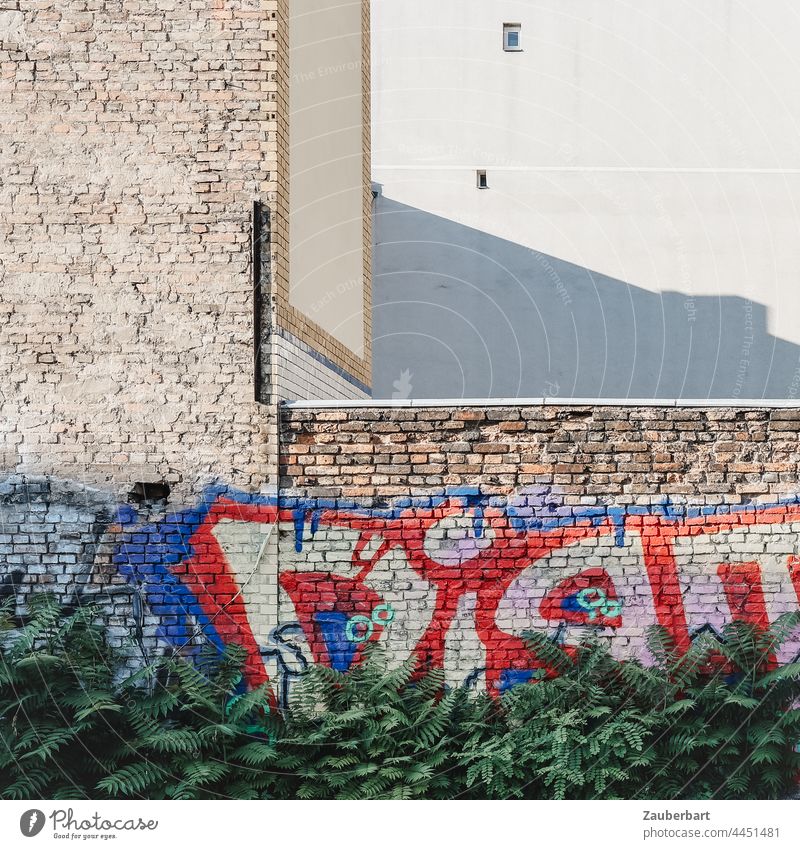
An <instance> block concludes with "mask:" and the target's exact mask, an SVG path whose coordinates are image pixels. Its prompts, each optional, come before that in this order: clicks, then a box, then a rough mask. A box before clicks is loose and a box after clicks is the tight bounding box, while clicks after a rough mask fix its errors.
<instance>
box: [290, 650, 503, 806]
mask: <svg viewBox="0 0 800 849" xmlns="http://www.w3.org/2000/svg"><path fill="white" fill-rule="evenodd" d="M413 672H414V659H412V660H410V661H409V662H407V663H405V664H403V665H402V666H400V667H398V668H397V669H394V670H389V671H387V670H386V668H385V663H384V656H383V653H382V652H381V650H380V648H378V647H377V646H370V647H369V649H368V650H367V651H366V652H365V653H364V660H363V662H362V663H361V664H359V665H358V666H356V667H355V668H353V669H352V670H351V671H350V672H349V673H340V672H336V671H334V670H332V669H328V668H326V667H320V666H318V667H315V668H313V669H312V670H311V671H310V672H309V673H308V674H307V675H306V676H305V678H304V679H303V681H302V682H301V683H300V685H299V687H298V688H297V690H296V692H295V694H294V697H293V698H292V700H291V705H290V710H289V712H288V714H287V717H286V727H285V736H284V737H283V738H282V739H281V740H280V742H279V747H280V749H281V751H282V753H283V756H284V757H283V761H282V763H283V765H284V766H285V767H286V768H287V770H291V771H292V772H293V773H294V774H293V775H290V774H288V773H287V780H288V782H289V790H290V795H291V796H293V797H296V798H301V799H331V798H340V799H377V798H383V799H386V798H389V799H412V798H428V799H446V798H451V797H452V796H454V795H455V794H456V793H457V792H458V791H459V790H460V789H461V786H462V775H463V768H462V765H461V762H460V750H461V746H462V745H463V742H464V740H465V739H466V738H468V737H469V736H470V735H471V734H475V733H480V729H483V733H485V731H486V730H489V726H490V722H491V716H492V714H493V713H494V709H493V705H492V704H491V702H490V700H489V699H487V698H482V699H474V698H472V697H471V696H470V695H469V694H468V693H467V692H466V691H465V690H463V689H451V690H448V691H446V692H445V691H444V690H443V675H442V673H441V671H440V670H437V671H432V672H429V673H428V674H426V675H424V676H422V677H420V678H417V679H415V678H414V675H413Z"/></svg>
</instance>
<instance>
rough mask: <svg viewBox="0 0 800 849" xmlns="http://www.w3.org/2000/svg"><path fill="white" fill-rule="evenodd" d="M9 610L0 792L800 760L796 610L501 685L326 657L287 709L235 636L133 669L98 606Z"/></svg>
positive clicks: (722, 782) (293, 791) (751, 780)
mask: <svg viewBox="0 0 800 849" xmlns="http://www.w3.org/2000/svg"><path fill="white" fill-rule="evenodd" d="M29 614H30V615H29V617H28V618H27V624H26V625H25V626H24V627H23V628H15V627H13V624H12V620H11V618H10V616H9V615H8V611H6V612H5V613H3V614H2V615H0V798H3V799H26V798H43V797H45V798H57V799H68V798H92V799H102V798H151V799H205V798H236V799H265V798H300V799H368V798H372V799H386V798H389V799H411V798H426V799H453V798H473V799H488V798H492V799H495V798H496V799H515V798H522V799H608V798H623V799H633V798H641V799H701V798H702V799H705V798H720V799H733V798H742V799H747V798H756V799H761V798H783V797H786V796H788V795H790V794H791V793H792V792H793V790H794V787H795V781H796V778H797V775H798V769H800V755H798V753H797V752H796V745H795V744H796V743H797V741H798V740H800V709H798V708H797V706H796V705H797V704H798V697H800V664H798V663H790V664H786V665H783V666H778V665H777V664H776V663H775V662H774V657H775V654H776V652H777V650H778V648H779V647H780V646H781V645H782V644H783V643H785V642H786V641H787V640H788V638H789V637H790V635H791V634H792V633H793V632H794V631H796V630H797V628H798V627H800V614H787V615H785V616H783V617H781V618H780V619H779V620H777V622H775V623H774V624H773V626H772V627H771V628H770V629H769V630H766V631H763V630H760V629H758V628H757V627H755V626H753V625H749V624H745V623H742V622H734V623H731V624H730V625H728V626H727V627H726V628H725V631H724V634H723V641H722V642H720V641H719V640H716V639H713V638H709V637H700V638H699V639H697V640H696V641H695V642H694V643H693V645H692V647H691V649H690V650H689V651H688V652H687V653H685V654H683V655H682V656H681V655H679V653H678V651H677V650H676V647H675V645H674V644H673V643H672V641H671V640H670V638H669V635H668V634H667V633H666V632H665V631H663V630H661V629H658V628H655V629H653V630H652V631H651V633H650V635H649V646H650V652H651V654H652V656H653V658H654V659H655V664H654V665H651V666H643V665H642V664H641V663H639V662H638V661H634V660H627V661H618V660H615V659H614V658H613V657H612V656H611V655H610V653H609V652H608V650H607V648H605V647H604V645H603V644H601V643H600V642H599V641H597V640H592V639H589V640H587V641H586V642H584V643H582V644H581V646H580V647H579V648H578V649H577V650H576V651H575V652H574V654H568V653H567V652H565V651H564V650H563V649H562V648H561V647H559V646H558V645H556V644H555V643H553V642H552V641H550V640H549V639H548V638H547V637H545V636H543V635H541V634H529V635H528V637H527V639H528V641H529V644H530V646H531V649H532V650H533V651H534V652H535V653H536V655H537V657H539V658H540V659H541V660H542V661H543V662H544V663H545V664H546V666H547V667H548V668H549V669H550V670H552V671H554V672H557V673H558V674H557V675H555V676H553V677H550V676H548V677H545V676H541V677H539V678H538V679H537V680H533V681H532V682H531V683H529V684H522V685H520V686H517V687H515V688H514V689H513V690H511V691H510V692H509V693H507V694H506V695H505V696H504V697H503V698H502V699H499V700H498V699H492V698H490V697H488V696H486V695H485V694H477V693H473V692H471V691H469V690H467V689H465V688H457V689H448V688H446V687H445V686H444V682H443V677H442V674H441V671H438V670H432V671H430V672H428V673H427V674H425V675H423V676H421V677H420V676H418V675H415V674H414V669H413V667H412V665H411V663H410V662H409V663H407V664H405V665H403V666H400V667H399V668H396V669H387V668H386V665H385V663H384V657H383V654H382V652H381V649H380V648H379V647H376V646H372V647H370V648H371V650H370V651H367V652H366V653H365V657H364V660H363V662H362V663H361V664H359V665H358V666H356V667H355V668H353V669H352V670H351V671H350V672H348V673H340V672H336V671H334V670H331V669H328V668H325V667H319V666H318V667H313V668H312V669H311V670H310V671H309V672H308V673H307V674H306V675H305V676H304V677H303V679H302V680H301V681H300V682H299V683H298V684H297V685H296V686H295V688H294V690H293V692H292V696H291V699H290V705H289V708H288V709H287V710H285V711H283V712H282V713H281V712H278V711H277V710H276V709H275V706H274V704H275V703H274V698H273V696H272V693H271V692H270V690H269V687H268V685H265V686H263V687H260V688H258V689H256V690H253V691H250V692H246V691H245V689H244V687H243V684H242V668H243V663H244V655H243V651H242V649H240V648H239V647H237V646H231V647H229V648H228V649H227V650H226V651H225V652H224V653H223V654H222V655H221V656H220V655H204V656H201V657H200V659H199V660H198V661H197V662H196V663H194V664H192V663H190V662H188V661H186V660H184V659H181V658H171V657H166V658H161V659H158V660H157V661H155V662H154V663H153V664H151V665H149V666H148V667H147V668H146V669H143V670H141V671H140V672H137V673H135V674H133V675H129V676H128V677H123V676H122V675H121V674H120V669H121V659H120V657H119V655H118V653H117V652H116V651H115V650H113V649H112V648H111V647H110V646H109V644H108V642H107V640H106V638H105V632H104V630H103V628H102V624H101V623H100V622H99V621H98V620H97V619H96V618H95V612H94V611H93V610H92V609H91V608H90V607H82V608H78V609H77V610H76V611H74V612H65V611H63V610H61V609H60V608H59V605H58V604H57V602H56V601H55V600H54V599H53V598H52V597H51V596H49V595H39V596H34V597H33V599H32V601H31V605H30V611H29Z"/></svg>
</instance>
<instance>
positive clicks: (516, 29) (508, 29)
mask: <svg viewBox="0 0 800 849" xmlns="http://www.w3.org/2000/svg"><path fill="white" fill-rule="evenodd" d="M511 33H516V34H517V46H516V47H513V46H511V45H510V44H509V42H508V37H509V35H510V34H511ZM503 50H504V51H505V52H506V53H521V52H522V24H512V23H504V24H503Z"/></svg>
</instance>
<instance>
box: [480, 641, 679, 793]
mask: <svg viewBox="0 0 800 849" xmlns="http://www.w3.org/2000/svg"><path fill="white" fill-rule="evenodd" d="M526 638H527V641H528V643H529V645H530V646H531V648H532V650H534V651H535V652H536V653H537V655H538V656H539V657H540V658H541V659H543V660H544V661H545V662H546V663H547V664H548V666H549V667H550V668H551V669H553V670H556V671H557V672H558V673H559V674H558V676H557V677H554V678H546V679H544V680H539V681H537V682H534V683H531V684H526V685H522V686H518V687H515V688H514V689H513V690H511V691H510V692H509V693H508V694H507V695H506V696H504V698H503V716H504V722H505V730H504V732H503V733H502V734H501V735H499V736H496V737H495V738H494V739H492V740H490V741H488V742H485V741H476V742H477V745H472V746H470V747H469V749H468V750H466V751H465V754H464V757H465V760H466V762H467V764H468V769H467V774H466V780H467V785H468V786H469V787H470V788H472V793H473V794H474V795H477V796H479V797H488V798H499V799H507V798H527V799H548V798H549V799H591V798H597V797H602V798H630V797H631V796H632V795H633V794H634V793H635V791H636V789H637V787H638V786H640V783H641V781H642V780H643V777H644V776H645V775H646V774H647V770H648V768H649V767H650V766H651V765H652V763H653V762H654V760H655V757H656V755H655V753H653V752H651V751H650V750H648V748H647V747H648V743H649V742H650V741H651V740H652V739H653V738H654V736H655V734H656V732H657V731H658V728H659V725H660V716H659V713H658V708H659V706H661V705H662V704H663V697H662V694H661V692H660V689H661V687H660V681H659V680H658V679H653V678H652V676H651V674H650V672H649V671H648V670H646V669H644V668H643V667H641V666H640V665H639V664H637V663H632V664H620V663H619V662H618V661H616V660H614V658H612V657H611V655H610V654H609V653H608V651H607V650H606V649H605V648H604V647H603V646H601V645H600V644H599V643H592V642H589V643H586V644H583V645H582V646H580V647H579V648H578V650H577V653H576V656H575V658H574V659H573V658H571V657H570V656H569V655H568V654H567V653H566V652H564V651H563V650H562V649H561V648H560V647H558V646H557V645H555V644H554V643H552V642H551V641H550V640H548V639H547V638H546V637H544V636H543V635H540V634H534V633H531V634H527V635H526ZM643 682H644V683H646V684H647V686H645V687H642V683H643Z"/></svg>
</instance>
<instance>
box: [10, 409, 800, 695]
mask: <svg viewBox="0 0 800 849" xmlns="http://www.w3.org/2000/svg"><path fill="white" fill-rule="evenodd" d="M799 435H800V412H798V411H797V410H788V409H769V410H767V409H765V410H754V409H753V410H749V409H723V408H708V409H703V408H675V407H631V408H623V407H588V406H587V407H556V406H531V407H524V406H517V407H501V408H492V407H471V408H466V409H465V408H458V407H441V408H424V407H401V408H394V409H392V408H378V407H375V408H361V407H351V408H341V409H301V408H299V407H296V408H291V409H285V410H284V411H283V417H282V426H281V434H280V438H281V449H282V451H281V469H280V471H281V477H280V489H279V491H278V493H277V494H276V493H272V494H270V493H264V492H256V491H253V490H247V489H245V490H242V489H236V488H232V487H228V486H226V485H224V484H221V485H216V486H213V487H209V488H207V489H206V490H205V491H204V492H203V493H202V494H201V495H199V496H195V497H193V498H192V499H187V500H186V501H184V502H182V503H179V502H176V500H175V498H174V497H173V498H172V499H171V501H172V503H171V504H169V505H168V504H167V503H165V502H164V501H160V500H158V499H153V498H150V499H148V498H143V499H139V503H137V504H135V505H131V504H127V503H119V502H118V501H116V500H115V498H114V495H113V493H111V492H108V491H104V490H103V489H102V488H91V487H79V486H77V485H76V484H74V482H67V483H63V482H59V481H57V480H55V479H53V478H52V477H51V478H41V479H40V478H32V477H30V476H29V477H24V476H17V477H10V478H8V479H7V480H6V481H5V483H4V484H3V485H2V486H0V552H1V553H2V555H3V559H2V560H0V564H2V569H3V575H2V578H3V580H2V586H0V592H2V594H3V595H5V596H12V597H14V598H15V599H16V602H17V605H16V611H17V615H19V616H20V618H21V621H22V620H24V615H25V602H26V598H27V594H28V593H29V592H30V591H32V590H33V589H34V588H37V587H41V586H46V587H49V588H51V589H55V590H56V591H57V592H59V594H60V595H61V597H62V598H63V599H64V601H65V602H67V603H69V604H76V603H78V602H80V601H84V600H87V599H93V600H95V601H97V602H98V603H100V604H101V605H103V606H104V607H103V609H104V611H105V615H106V616H107V617H108V619H109V623H110V624H111V626H112V628H113V629H114V630H113V631H112V633H113V636H114V638H115V640H117V642H118V643H120V644H121V645H127V647H128V650H129V657H130V662H131V664H132V665H136V664H138V663H140V662H142V661H143V660H144V659H146V658H148V657H151V656H152V655H154V654H156V653H160V652H164V651H170V652H172V651H178V652H181V653H187V654H191V653H193V652H194V651H196V650H197V648H198V647H199V646H200V645H201V644H203V643H212V644H215V645H217V646H221V645H223V644H224V643H226V642H232V641H235V642H238V643H241V644H242V645H244V646H245V647H246V649H247V650H248V658H249V659H248V668H247V674H248V680H249V681H250V683H253V684H256V683H258V682H260V681H263V680H264V678H265V676H266V675H269V676H270V677H272V678H273V679H274V680H275V681H276V683H277V685H278V686H279V690H280V694H281V697H282V698H284V697H285V696H286V693H287V692H288V690H289V688H290V687H291V685H292V682H293V681H294V680H295V678H296V676H297V675H298V674H299V673H300V672H302V670H303V669H304V668H305V667H306V666H307V665H308V663H310V662H312V661H317V662H321V663H327V664H330V665H332V666H334V667H335V668H337V669H347V668H349V666H350V665H351V664H352V663H353V662H354V661H356V660H357V659H358V657H359V653H360V652H361V651H362V649H363V646H364V644H365V643H367V642H370V641H376V640H379V641H381V643H382V644H383V645H384V646H385V648H386V650H387V655H388V658H389V660H390V662H392V663H398V662H400V661H403V660H405V659H407V658H410V657H416V658H418V659H419V661H420V663H423V664H430V665H434V666H440V667H442V668H443V669H444V670H445V673H446V678H447V680H448V682H449V683H450V684H452V685H457V684H462V683H466V684H468V685H470V686H479V687H483V686H487V687H488V688H489V689H490V690H492V691H494V692H497V691H502V690H504V689H506V688H507V687H509V686H512V685H513V684H514V683H515V682H518V681H523V680H526V679H527V678H529V677H530V676H531V675H533V674H537V673H536V672H535V670H536V669H537V668H540V667H541V665H542V663H541V661H540V660H539V659H538V658H537V657H536V656H535V655H534V654H532V653H531V652H530V651H529V650H528V649H527V648H526V646H525V644H524V642H523V638H522V635H523V633H524V632H525V631H526V630H537V631H540V632H542V633H545V634H547V635H549V636H550V637H551V638H552V639H553V640H556V641H557V642H559V643H563V644H565V645H567V646H569V645H572V644H574V643H575V642H576V641H577V640H579V639H580V637H581V635H582V634H583V633H584V632H586V630H587V629H588V630H592V631H596V632H598V633H599V634H601V635H602V636H604V637H606V638H608V640H609V641H610V644H611V646H612V648H613V650H614V651H615V653H616V654H617V655H618V656H621V657H624V656H632V655H633V656H638V657H641V658H643V659H645V660H646V659H647V652H646V648H645V642H644V637H645V632H646V629H647V628H648V627H649V626H650V625H652V624H656V623H658V624H661V625H663V626H664V627H666V628H667V629H668V630H669V632H670V633H671V634H672V636H673V638H674V640H675V642H676V644H677V645H678V646H679V647H680V648H682V649H685V648H687V647H688V646H689V645H690V644H691V642H692V640H693V639H695V638H696V636H697V634H699V633H703V632H707V631H710V632H712V633H713V634H715V635H717V636H720V635H721V633H722V628H723V626H724V625H725V623H727V622H729V621H731V620H733V619H740V620H745V621H751V622H757V623H759V624H767V623H769V622H770V621H773V620H774V619H776V618H777V617H778V616H779V615H780V614H781V613H783V612H785V611H789V610H796V609H797V607H798V593H800V499H799V498H798V492H799V491H800V488H799V487H798V469H797V460H798V436H799ZM798 649H800V642H798V641H795V642H794V643H791V644H790V645H789V646H788V647H787V648H786V649H785V651H784V652H783V653H782V655H781V659H788V658H790V657H792V656H793V655H794V654H795V653H796V652H797V651H798Z"/></svg>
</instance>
